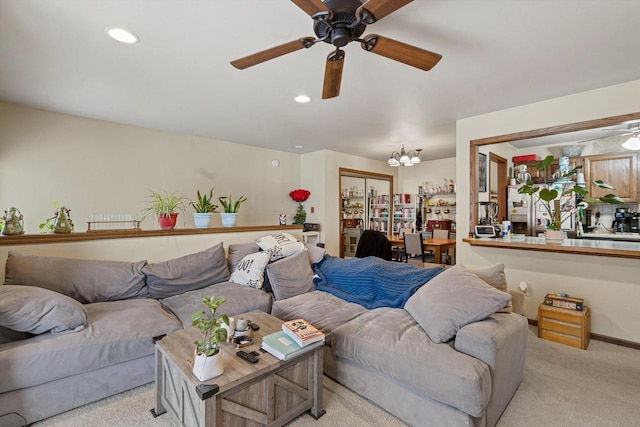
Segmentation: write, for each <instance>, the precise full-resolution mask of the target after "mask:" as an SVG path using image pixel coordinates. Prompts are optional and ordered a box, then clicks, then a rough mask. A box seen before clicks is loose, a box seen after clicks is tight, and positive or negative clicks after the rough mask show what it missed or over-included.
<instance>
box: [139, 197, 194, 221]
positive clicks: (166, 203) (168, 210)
mask: <svg viewBox="0 0 640 427" xmlns="http://www.w3.org/2000/svg"><path fill="white" fill-rule="evenodd" d="M149 192H150V193H151V194H149V198H150V199H151V204H150V205H149V206H148V207H147V208H145V209H143V211H142V212H144V215H143V216H142V220H143V221H144V219H145V218H146V217H148V216H149V215H151V214H155V215H157V216H158V225H159V226H160V229H161V230H173V228H174V227H175V226H176V221H177V219H178V212H182V214H185V206H184V200H185V198H184V197H183V196H177V195H176V194H175V193H171V194H169V193H167V192H166V191H164V192H163V193H162V194H160V193H156V192H155V191H152V190H149Z"/></svg>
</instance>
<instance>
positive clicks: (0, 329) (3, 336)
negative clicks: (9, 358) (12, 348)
mask: <svg viewBox="0 0 640 427" xmlns="http://www.w3.org/2000/svg"><path fill="white" fill-rule="evenodd" d="M33 336H34V335H33V334H30V333H29V332H18V331H14V330H13V329H9V328H5V327H4V326H0V344H4V343H6V342H11V341H19V340H26V339H27V338H31V337H33Z"/></svg>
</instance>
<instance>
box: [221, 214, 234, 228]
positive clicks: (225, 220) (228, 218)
mask: <svg viewBox="0 0 640 427" xmlns="http://www.w3.org/2000/svg"><path fill="white" fill-rule="evenodd" d="M220 219H221V220H222V226H223V227H234V226H235V225H236V220H237V219H238V214H237V213H226V212H222V213H220Z"/></svg>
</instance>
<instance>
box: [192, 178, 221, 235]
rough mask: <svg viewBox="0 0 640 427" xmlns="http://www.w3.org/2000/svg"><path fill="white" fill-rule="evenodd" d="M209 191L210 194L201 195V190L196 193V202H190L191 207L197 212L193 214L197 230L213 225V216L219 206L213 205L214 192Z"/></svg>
mask: <svg viewBox="0 0 640 427" xmlns="http://www.w3.org/2000/svg"><path fill="white" fill-rule="evenodd" d="M214 189H215V187H214V188H212V189H211V190H209V194H207V193H204V194H200V190H198V191H197V192H196V197H197V198H196V200H192V201H191V202H189V204H190V205H191V207H192V208H193V209H194V210H195V212H194V213H193V222H194V224H195V225H196V228H207V227H209V224H210V223H211V215H212V214H213V213H214V212H215V211H216V208H217V207H218V205H214V204H213V203H212V200H213V190H214Z"/></svg>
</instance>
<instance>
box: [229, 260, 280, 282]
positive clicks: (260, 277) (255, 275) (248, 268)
mask: <svg viewBox="0 0 640 427" xmlns="http://www.w3.org/2000/svg"><path fill="white" fill-rule="evenodd" d="M269 258H270V252H269V251H265V252H256V253H253V254H250V255H247V256H245V257H244V258H242V261H240V262H239V263H238V265H236V268H235V269H234V270H233V273H231V277H230V278H229V280H230V281H231V282H234V283H237V284H239V285H245V286H250V287H252V288H257V289H262V285H263V284H264V269H265V267H266V266H267V264H268V263H269Z"/></svg>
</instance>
